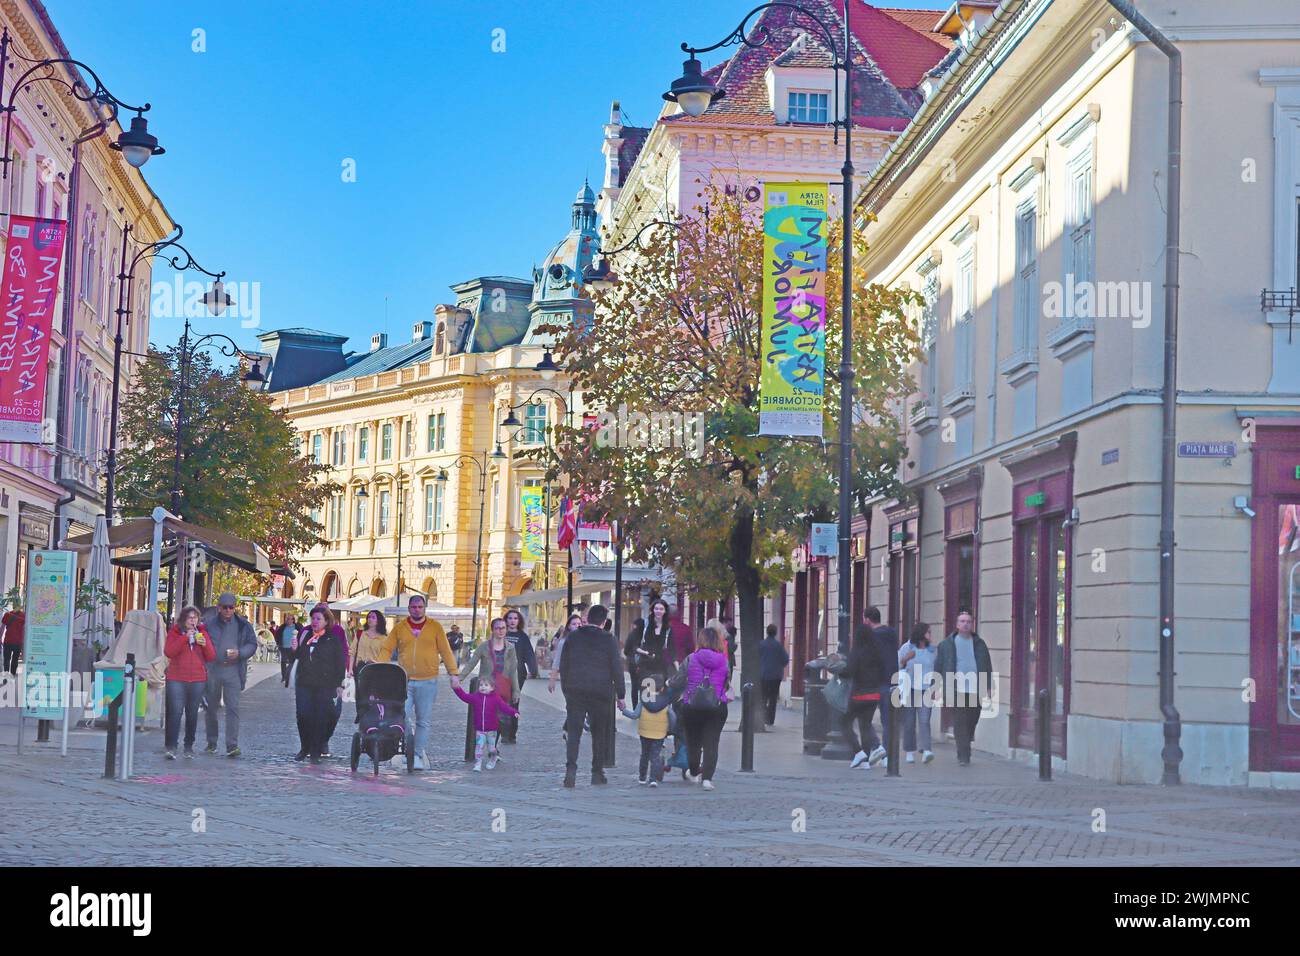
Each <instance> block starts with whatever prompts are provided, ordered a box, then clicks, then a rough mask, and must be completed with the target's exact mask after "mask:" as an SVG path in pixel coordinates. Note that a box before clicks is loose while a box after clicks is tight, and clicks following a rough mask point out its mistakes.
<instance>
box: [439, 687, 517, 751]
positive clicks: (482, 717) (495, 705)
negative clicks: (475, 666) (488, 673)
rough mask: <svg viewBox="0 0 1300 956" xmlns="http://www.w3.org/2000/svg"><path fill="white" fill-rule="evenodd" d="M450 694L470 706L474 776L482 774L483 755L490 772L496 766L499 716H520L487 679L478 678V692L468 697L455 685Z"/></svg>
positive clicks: (469, 694) (465, 692)
mask: <svg viewBox="0 0 1300 956" xmlns="http://www.w3.org/2000/svg"><path fill="white" fill-rule="evenodd" d="M451 689H452V691H453V692H454V693H455V695H456V696H457V697H459V698H460V699H461V700H463V701H464V702H465V703H467V704H469V709H470V713H472V714H473V715H474V772H475V773H479V772H481V771H482V770H483V753H484V751H487V768H488V769H489V770H492V769H494V768H495V767H496V765H497V756H498V755H499V754H498V751H497V733H498V727H499V726H500V715H501V714H509V715H510V716H511V717H517V716H519V711H517V710H515V709H514V708H513V707H511V706H510V705H509V704H507V703H506V702H505V701H504V700H502V699H501V698H500V697H499V696H498V695H497V693H496V688H495V686H494V685H493V683H492V678H490V677H480V678H479V681H478V690H476V691H475V692H474V693H472V694H471V693H469V692H467V691H465V690H462V689H461V688H459V687H457V686H456V685H454V684H453V685H452V688H451Z"/></svg>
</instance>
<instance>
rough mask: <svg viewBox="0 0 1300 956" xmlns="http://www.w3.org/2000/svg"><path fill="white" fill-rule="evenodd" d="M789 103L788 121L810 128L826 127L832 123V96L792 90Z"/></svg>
mask: <svg viewBox="0 0 1300 956" xmlns="http://www.w3.org/2000/svg"><path fill="white" fill-rule="evenodd" d="M788 96H789V99H788V101H787V104H788V111H787V114H786V115H787V117H788V121H789V122H791V123H803V124H806V125H809V126H825V125H826V124H827V123H828V122H829V121H830V94H829V93H816V92H812V91H808V90H790V92H789V94H788Z"/></svg>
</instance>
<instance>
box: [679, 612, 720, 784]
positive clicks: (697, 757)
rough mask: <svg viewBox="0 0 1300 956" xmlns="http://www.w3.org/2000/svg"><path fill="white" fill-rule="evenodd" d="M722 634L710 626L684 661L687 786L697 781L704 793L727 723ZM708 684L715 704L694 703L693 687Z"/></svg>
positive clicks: (715, 763) (695, 698)
mask: <svg viewBox="0 0 1300 956" xmlns="http://www.w3.org/2000/svg"><path fill="white" fill-rule="evenodd" d="M724 647H725V645H724V644H723V637H722V634H721V633H720V632H719V631H718V630H716V629H715V628H712V627H706V628H705V629H704V630H702V631H701V632H700V640H699V644H698V646H697V647H696V650H695V652H694V653H693V654H691V656H690V657H688V658H687V659H686V689H685V691H684V692H683V693H682V719H683V726H684V727H685V730H686V752H687V754H688V755H689V759H690V769H689V770H687V771H686V773H685V777H686V781H687V782H688V783H695V782H696V781H697V780H698V781H700V785H701V786H702V787H703V788H704V789H705V790H712V789H713V771H714V770H716V769H717V767H718V743H719V741H721V739H722V726H723V725H724V724H725V723H726V722H727V653H726V651H725V650H724ZM706 681H707V682H708V685H709V688H708V689H711V690H712V691H713V693H714V695H715V696H716V703H712V702H709V703H708V704H707V706H706V705H705V702H704V701H701V700H697V696H707V694H708V689H706V690H705V691H704V692H703V694H702V695H697V694H696V688H698V687H700V685H702V684H704V683H705V682H706Z"/></svg>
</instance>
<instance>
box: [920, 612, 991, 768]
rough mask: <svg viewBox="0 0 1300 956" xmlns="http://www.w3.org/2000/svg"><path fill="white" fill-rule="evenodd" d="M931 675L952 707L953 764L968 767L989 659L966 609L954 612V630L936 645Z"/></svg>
mask: <svg viewBox="0 0 1300 956" xmlns="http://www.w3.org/2000/svg"><path fill="white" fill-rule="evenodd" d="M934 672H935V675H936V676H937V678H938V679H939V681H940V683H941V685H942V687H943V700H944V704H945V705H947V706H949V707H952V708H953V711H952V721H953V734H954V736H955V738H956V742H957V763H958V764H959V765H960V766H963V767H969V766H970V757H971V743H972V742H973V741H974V740H975V726H976V725H977V724H978V723H979V720H980V698H981V697H984V696H986V695H989V694H991V693H992V690H993V658H992V657H991V656H990V655H989V648H988V645H987V644H985V643H984V639H983V638H981V637H980V636H979V635H978V634H976V633H975V615H974V614H972V613H971V611H970V609H969V608H962V609H961V610H960V611H958V612H957V630H956V631H955V632H953V633H952V634H951V635H950V636H949V637H948V638H947V640H945V641H944V642H943V643H942V644H940V645H939V651H938V653H937V654H936V655H935V659H934Z"/></svg>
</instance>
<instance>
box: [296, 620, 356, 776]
mask: <svg viewBox="0 0 1300 956" xmlns="http://www.w3.org/2000/svg"><path fill="white" fill-rule="evenodd" d="M346 662H347V652H346V650H345V649H344V647H343V643H342V639H341V638H340V637H339V632H338V629H336V628H335V627H334V615H333V614H332V613H331V612H330V611H329V609H328V608H326V607H324V606H321V607H317V608H315V609H313V610H312V612H311V622H310V624H309V625H308V627H307V630H306V631H305V632H304V633H303V634H301V635H300V636H299V637H298V638H297V646H296V647H295V648H294V677H293V686H294V702H295V705H296V708H297V714H298V737H299V739H300V740H301V741H302V749H301V750H299V751H298V755H297V756H296V757H294V758H293V759H294V760H304V759H307V760H310V761H311V762H312V763H319V762H320V759H321V756H322V755H324V754H325V753H326V752H328V750H329V737H330V733H331V731H332V728H333V723H334V721H335V719H336V717H337V713H336V710H335V707H334V699H335V697H337V696H338V695H339V694H340V693H342V691H343V677H344V674H345V673H346V669H347V664H346Z"/></svg>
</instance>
